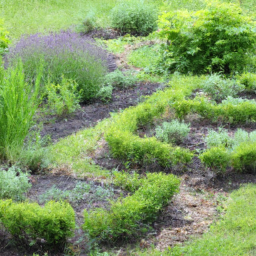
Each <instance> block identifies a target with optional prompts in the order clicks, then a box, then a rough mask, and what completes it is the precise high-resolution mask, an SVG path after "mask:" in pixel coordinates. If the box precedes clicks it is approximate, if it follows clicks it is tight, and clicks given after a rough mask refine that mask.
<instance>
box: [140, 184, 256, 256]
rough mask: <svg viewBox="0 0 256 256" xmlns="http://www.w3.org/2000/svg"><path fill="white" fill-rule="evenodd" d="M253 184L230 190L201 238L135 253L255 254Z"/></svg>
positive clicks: (255, 189) (255, 215)
mask: <svg viewBox="0 0 256 256" xmlns="http://www.w3.org/2000/svg"><path fill="white" fill-rule="evenodd" d="M255 197H256V186H255V185H247V186H245V187H242V188H240V189H239V190H237V191H235V192H233V193H232V194H231V195H230V198H229V200H228V201H227V205H226V207H224V209H226V214H225V215H224V216H223V217H222V218H221V219H220V220H219V221H218V222H217V223H215V224H213V225H212V226H211V228H210V230H209V232H208V233H206V234H204V235H203V236H202V238H199V239H194V241H192V242H189V243H187V244H185V246H183V247H181V246H177V247H174V248H172V249H169V250H167V251H165V252H159V251H157V250H151V251H147V252H143V253H137V254H135V255H140V256H143V255H155V256H157V255H159V256H160V255H162V256H167V255H170V256H180V255H184V256H185V255H191V256H192V255H193V256H197V255H198V256H211V255H212V256H217V255H218V256H221V255H223V256H227V255H232V256H235V255H237V256H238V255H243V256H245V255H255V254H256V232H255V231H256V200H255Z"/></svg>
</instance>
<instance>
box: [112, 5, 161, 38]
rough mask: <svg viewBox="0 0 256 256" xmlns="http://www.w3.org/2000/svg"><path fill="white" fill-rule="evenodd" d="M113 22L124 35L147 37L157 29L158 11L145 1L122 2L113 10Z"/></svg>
mask: <svg viewBox="0 0 256 256" xmlns="http://www.w3.org/2000/svg"><path fill="white" fill-rule="evenodd" d="M111 20H112V27H113V28H115V29H118V30H119V31H120V32H121V33H122V34H125V33H129V34H133V35H142V36H146V35H148V34H150V33H151V32H153V31H154V30H156V28H157V24H156V21H157V11H156V7H155V6H154V5H150V4H148V3H146V1H143V0H139V1H136V0H129V1H121V2H120V3H118V4H117V5H116V6H115V7H114V8H113V10H112V14H111Z"/></svg>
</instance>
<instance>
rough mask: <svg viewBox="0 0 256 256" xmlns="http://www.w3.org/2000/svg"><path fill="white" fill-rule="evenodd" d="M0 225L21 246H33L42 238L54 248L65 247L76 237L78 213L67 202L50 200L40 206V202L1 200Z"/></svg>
mask: <svg viewBox="0 0 256 256" xmlns="http://www.w3.org/2000/svg"><path fill="white" fill-rule="evenodd" d="M0 222H1V224H2V225H3V226H4V227H5V228H6V230H7V231H8V232H9V233H10V234H11V235H12V237H13V238H14V239H15V240H16V241H18V242H21V243H22V244H24V243H25V244H34V243H35V242H36V240H37V239H38V238H39V239H44V240H46V242H47V243H48V244H49V245H51V246H56V245H59V246H61V245H62V246H63V245H64V242H65V241H66V239H67V238H68V237H71V236H72V235H73V230H74V228H75V213H74V210H73V208H72V207H71V206H70V205H69V204H68V203H67V202H53V201H50V202H48V203H46V204H45V206H44V207H41V206H40V205H38V204H37V203H28V202H24V203H14V202H12V200H6V201H5V200H0Z"/></svg>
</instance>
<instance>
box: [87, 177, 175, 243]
mask: <svg viewBox="0 0 256 256" xmlns="http://www.w3.org/2000/svg"><path fill="white" fill-rule="evenodd" d="M179 183H180V181H179V179H178V178H176V177H175V176H174V175H165V174H162V173H158V174H156V173H152V174H151V173H149V174H147V177H146V178H145V179H143V182H142V186H141V187H140V188H139V189H138V190H137V191H136V192H135V193H134V194H133V195H131V196H127V197H126V198H124V199H121V200H119V201H117V202H112V203H111V208H110V209H109V210H108V211H106V210H104V209H101V208H98V209H96V210H93V211H91V212H90V213H88V212H87V211H85V212H84V217H85V223H84V225H83V229H84V230H85V231H86V232H88V233H89V234H90V236H91V237H92V238H95V237H97V238H99V239H103V240H110V241H111V240H112V241H115V240H116V239H117V238H120V237H121V236H127V235H132V234H136V232H138V229H139V227H140V222H152V221H153V220H154V219H155V217H156V215H157V213H158V212H159V210H160V209H161V208H162V207H163V206H164V205H166V204H167V203H168V201H169V200H170V198H171V197H172V196H173V195H174V193H177V192H178V187H179Z"/></svg>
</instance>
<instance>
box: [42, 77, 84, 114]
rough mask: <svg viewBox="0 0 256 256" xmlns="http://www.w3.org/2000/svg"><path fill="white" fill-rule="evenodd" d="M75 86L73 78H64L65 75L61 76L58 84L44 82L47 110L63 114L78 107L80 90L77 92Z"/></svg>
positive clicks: (51, 112)
mask: <svg viewBox="0 0 256 256" xmlns="http://www.w3.org/2000/svg"><path fill="white" fill-rule="evenodd" d="M77 87H78V84H77V83H76V82H75V81H74V80H72V79H65V77H62V80H61V83H60V84H57V85H55V84H53V83H48V84H46V86H45V93H46V94H47V105H46V108H47V109H48V110H49V113H50V114H56V115H58V116H65V115H68V114H70V113H73V112H75V111H76V110H77V109H79V108H80V105H79V100H80V98H81V93H82V92H79V91H78V88H77Z"/></svg>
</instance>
